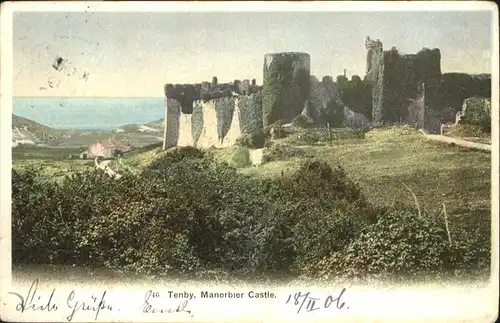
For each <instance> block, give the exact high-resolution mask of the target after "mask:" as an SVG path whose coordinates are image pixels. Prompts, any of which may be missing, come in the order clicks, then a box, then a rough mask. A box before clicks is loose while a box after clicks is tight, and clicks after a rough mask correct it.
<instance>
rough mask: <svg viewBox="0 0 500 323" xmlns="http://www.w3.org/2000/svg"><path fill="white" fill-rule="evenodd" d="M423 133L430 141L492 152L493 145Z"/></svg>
mask: <svg viewBox="0 0 500 323" xmlns="http://www.w3.org/2000/svg"><path fill="white" fill-rule="evenodd" d="M421 132H422V133H423V134H424V135H425V137H426V138H427V139H428V140H434V141H440V142H445V143H448V144H455V145H457V146H461V147H466V148H473V149H479V150H484V151H491V145H487V144H481V143H478V142H472V141H467V140H463V139H457V138H452V137H447V136H443V135H430V134H427V133H426V132H425V131H422V130H421Z"/></svg>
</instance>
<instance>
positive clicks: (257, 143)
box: [236, 129, 266, 149]
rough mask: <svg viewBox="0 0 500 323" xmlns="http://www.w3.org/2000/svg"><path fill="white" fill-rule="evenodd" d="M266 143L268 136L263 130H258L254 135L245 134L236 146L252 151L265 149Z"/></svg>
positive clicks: (237, 141) (237, 140)
mask: <svg viewBox="0 0 500 323" xmlns="http://www.w3.org/2000/svg"><path fill="white" fill-rule="evenodd" d="M265 143H266V134H265V132H264V131H263V130H262V129H259V130H256V131H254V132H252V133H244V134H242V135H241V136H240V137H239V138H238V139H236V144H237V145H240V146H244V147H248V148H251V149H258V148H262V147H264V145H265Z"/></svg>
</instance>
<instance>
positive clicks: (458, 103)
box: [437, 73, 491, 113]
mask: <svg viewBox="0 0 500 323" xmlns="http://www.w3.org/2000/svg"><path fill="white" fill-rule="evenodd" d="M473 96H477V97H483V98H489V97H491V75H489V74H481V75H469V74H465V73H444V74H443V75H442V77H441V82H440V86H439V92H438V98H437V101H438V105H437V107H438V108H439V109H441V108H444V107H451V109H452V110H453V111H454V112H455V113H456V112H458V111H460V109H461V108H462V104H463V102H464V100H465V99H466V98H469V97H473Z"/></svg>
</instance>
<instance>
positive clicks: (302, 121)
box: [292, 114, 314, 128]
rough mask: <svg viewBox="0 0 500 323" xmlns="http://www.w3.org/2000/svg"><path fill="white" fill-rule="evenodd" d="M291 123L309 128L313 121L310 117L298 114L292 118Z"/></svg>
mask: <svg viewBox="0 0 500 323" xmlns="http://www.w3.org/2000/svg"><path fill="white" fill-rule="evenodd" d="M292 125H294V126H295V127H300V128H311V127H313V126H314V122H313V120H312V119H311V118H310V117H308V116H305V115H303V114H299V115H298V116H296V117H295V118H293V120H292Z"/></svg>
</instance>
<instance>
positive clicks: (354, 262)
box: [305, 207, 490, 281]
mask: <svg viewBox="0 0 500 323" xmlns="http://www.w3.org/2000/svg"><path fill="white" fill-rule="evenodd" d="M486 227H488V225H486ZM474 231H476V230H474ZM457 233H458V232H456V233H455V235H453V236H454V237H455V239H454V240H452V243H451V244H450V242H449V240H448V236H447V232H446V229H445V226H444V223H443V221H442V219H437V218H436V219H434V218H433V217H431V216H429V215H418V212H417V210H415V209H411V208H405V207H398V208H397V209H394V210H390V211H388V212H386V213H382V214H380V215H379V216H378V220H377V222H376V223H374V224H372V225H369V226H366V227H365V228H364V229H363V230H361V232H360V234H359V235H358V236H357V237H356V238H355V239H353V240H352V241H351V243H349V244H347V245H346V246H345V247H344V248H343V249H341V250H336V251H335V252H334V253H332V254H331V255H330V256H327V257H324V258H322V259H321V260H319V261H317V262H316V263H314V264H312V265H310V266H308V268H307V269H306V270H305V271H306V272H307V273H308V274H309V275H311V276H314V277H325V278H328V277H347V278H363V279H367V278H382V279H394V278H397V279H402V280H407V279H412V280H414V281H418V280H421V279H427V280H428V279H442V278H450V277H473V275H474V274H472V275H471V267H470V264H472V263H474V265H473V267H474V273H475V274H476V275H477V274H478V272H481V273H482V274H483V275H484V274H486V273H488V272H489V249H490V248H489V244H488V243H485V242H486V241H484V240H489V239H482V238H481V237H482V236H483V237H484V233H485V232H483V235H481V234H478V232H477V231H476V232H474V233H472V232H470V233H468V234H466V233H465V232H461V233H459V234H457ZM488 236H489V235H486V237H488ZM464 238H465V239H464ZM453 241H455V242H453ZM479 241H480V243H478V242H479ZM464 245H467V247H464ZM316 259H319V258H316ZM466 275H469V276H466Z"/></svg>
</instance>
